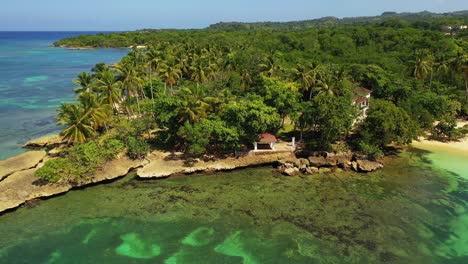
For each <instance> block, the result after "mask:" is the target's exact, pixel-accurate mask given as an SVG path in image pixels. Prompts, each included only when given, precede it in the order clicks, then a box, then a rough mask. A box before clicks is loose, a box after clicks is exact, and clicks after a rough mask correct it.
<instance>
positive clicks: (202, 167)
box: [137, 151, 296, 178]
mask: <svg viewBox="0 0 468 264" xmlns="http://www.w3.org/2000/svg"><path fill="white" fill-rule="evenodd" d="M295 158H296V157H295V155H294V153H292V152H291V151H284V152H273V151H272V152H262V153H254V152H251V153H250V154H248V155H246V156H243V157H239V158H233V157H229V158H225V159H218V160H209V161H203V160H195V161H194V162H191V163H188V162H187V160H185V159H183V157H182V156H180V155H179V156H173V155H171V154H170V153H153V154H152V155H150V156H149V157H148V160H149V161H150V162H149V164H148V165H145V166H144V167H142V168H140V169H138V170H137V175H138V177H140V178H165V177H169V176H171V175H174V174H191V173H196V172H205V171H209V172H216V171H227V170H234V169H240V168H246V167H253V166H261V165H271V164H274V163H276V162H278V160H280V159H295Z"/></svg>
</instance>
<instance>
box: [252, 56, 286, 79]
mask: <svg viewBox="0 0 468 264" xmlns="http://www.w3.org/2000/svg"><path fill="white" fill-rule="evenodd" d="M258 67H259V72H260V75H263V76H266V77H273V76H275V75H277V74H279V73H281V72H282V71H283V68H282V67H281V65H279V64H278V63H277V62H276V59H275V58H274V57H273V56H268V57H266V58H265V59H264V62H262V63H260V64H258Z"/></svg>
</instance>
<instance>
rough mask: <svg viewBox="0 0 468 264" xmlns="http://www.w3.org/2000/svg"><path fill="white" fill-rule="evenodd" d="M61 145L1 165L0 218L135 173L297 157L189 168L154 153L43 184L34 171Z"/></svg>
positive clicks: (30, 145)
mask: <svg viewBox="0 0 468 264" xmlns="http://www.w3.org/2000/svg"><path fill="white" fill-rule="evenodd" d="M60 145H61V140H60V138H58V137H57V136H56V135H55V136H49V137H42V138H39V139H36V140H31V141H29V142H27V143H26V144H25V145H24V146H25V148H27V149H28V150H29V151H27V152H26V153H23V154H21V155H17V156H15V157H12V158H9V159H7V160H3V161H0V176H1V179H0V215H2V214H4V213H8V212H10V211H14V210H15V209H16V208H18V207H20V206H22V205H24V204H27V203H28V202H29V201H33V200H35V199H41V198H49V197H54V196H57V195H61V194H64V193H67V192H68V191H70V190H72V189H76V188H82V187H85V186H88V185H94V184H100V183H105V182H108V181H109V180H114V179H118V178H122V177H126V176H127V175H128V174H129V173H130V172H132V171H135V172H136V174H137V176H138V177H139V178H140V179H162V178H168V177H171V176H174V175H189V174H193V173H197V172H207V173H211V172H218V171H232V170H237V169H243V168H250V167H258V166H266V165H272V164H275V163H276V162H278V160H281V159H293V158H295V157H296V156H295V154H294V149H289V150H282V151H273V152H267V153H261V152H260V153H248V154H247V155H244V156H242V157H239V158H234V157H227V158H220V159H212V160H208V161H202V160H197V161H196V162H194V163H192V164H187V160H186V159H184V157H183V156H181V155H174V154H173V153H167V152H166V153H163V152H158V151H153V152H152V153H151V154H150V155H149V156H148V157H147V158H146V159H144V160H131V159H129V158H127V157H126V156H121V157H120V158H116V159H114V160H112V161H110V162H108V163H106V164H105V165H104V166H103V168H102V169H100V170H99V171H97V172H96V173H95V174H94V175H93V176H90V177H89V178H87V179H82V180H77V182H74V183H71V182H69V181H61V182H58V183H48V182H44V181H41V180H40V179H38V178H37V177H36V176H34V173H35V171H36V170H37V169H39V168H40V167H41V166H43V165H44V163H45V162H46V161H47V160H49V159H52V158H53V157H54V156H53V154H54V150H55V149H56V148H57V147H58V146H60ZM44 148H48V149H49V152H48V153H47V152H46V151H44V150H43V149H44ZM38 149H41V150H38Z"/></svg>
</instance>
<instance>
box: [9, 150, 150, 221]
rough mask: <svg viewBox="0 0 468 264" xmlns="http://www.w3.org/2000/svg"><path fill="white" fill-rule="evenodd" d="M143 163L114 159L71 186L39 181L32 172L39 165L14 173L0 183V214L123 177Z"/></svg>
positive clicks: (65, 183)
mask: <svg viewBox="0 0 468 264" xmlns="http://www.w3.org/2000/svg"><path fill="white" fill-rule="evenodd" d="M145 163H146V161H134V160H130V159H128V158H126V157H123V158H120V159H116V160H113V161H111V162H109V163H107V164H106V165H105V166H104V167H103V168H102V169H101V170H100V171H98V172H97V173H96V175H95V176H94V177H90V178H88V179H84V180H81V181H78V182H75V183H73V184H72V183H70V182H59V183H47V182H44V181H41V180H40V179H38V178H37V177H36V176H34V172H35V171H36V170H37V169H38V167H40V166H41V163H39V164H37V166H36V168H33V169H28V170H23V171H17V172H14V173H13V174H11V175H10V176H9V177H8V178H6V179H5V180H3V181H1V182H0V212H3V211H5V210H8V209H12V208H16V207H18V206H20V205H22V204H23V203H25V202H27V201H30V200H33V199H36V198H43V197H50V196H54V195H57V194H61V193H65V192H68V191H69V190H71V189H73V188H76V187H81V186H85V185H89V184H93V183H97V182H102V181H105V180H112V179H116V178H119V177H122V176H125V175H126V174H128V172H129V171H130V170H132V169H135V168H138V167H140V166H143V165H144V164H145Z"/></svg>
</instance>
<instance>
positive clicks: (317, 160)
mask: <svg viewBox="0 0 468 264" xmlns="http://www.w3.org/2000/svg"><path fill="white" fill-rule="evenodd" d="M309 163H310V165H311V166H314V167H324V166H328V161H327V159H325V157H323V156H311V157H309Z"/></svg>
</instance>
